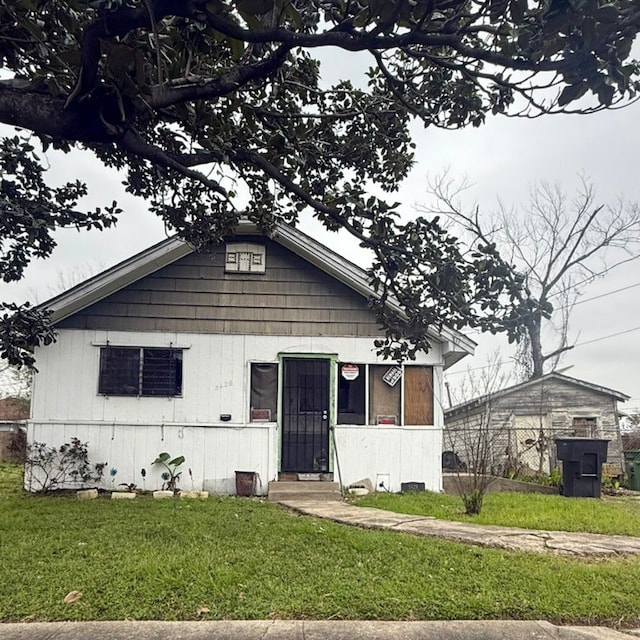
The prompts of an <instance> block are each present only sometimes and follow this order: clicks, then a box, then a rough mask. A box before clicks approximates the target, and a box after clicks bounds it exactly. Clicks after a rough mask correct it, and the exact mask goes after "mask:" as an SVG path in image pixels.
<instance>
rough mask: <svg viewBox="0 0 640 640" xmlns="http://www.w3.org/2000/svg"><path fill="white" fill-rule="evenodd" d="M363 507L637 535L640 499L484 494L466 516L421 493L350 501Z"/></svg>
mask: <svg viewBox="0 0 640 640" xmlns="http://www.w3.org/2000/svg"><path fill="white" fill-rule="evenodd" d="M354 503H355V504H358V505H360V506H363V507H377V508H378V509H386V510H388V511H395V512H396V513H409V514H415V515H425V516H433V517H435V518H441V519H444V520H458V521H461V522H474V523H476V524H496V525H501V526H505V527H524V528H525V529H546V530H551V531H582V532H585V533H606V534H612V535H627V536H640V500H639V499H637V498H630V497H608V496H605V497H603V498H602V499H600V500H598V499H594V498H565V497H563V496H558V495H544V494H539V493H497V492H496V493H489V494H487V495H486V496H485V499H484V505H483V508H482V513H481V514H480V515H479V516H472V517H470V516H468V515H466V514H465V512H464V507H463V505H462V500H461V499H460V498H459V497H458V496H453V495H445V494H442V493H432V492H430V491H424V492H420V493H405V494H394V493H375V494H371V495H368V496H363V497H362V498H358V499H356V500H354Z"/></svg>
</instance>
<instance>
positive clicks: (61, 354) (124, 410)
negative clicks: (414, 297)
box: [28, 330, 443, 493]
mask: <svg viewBox="0 0 640 640" xmlns="http://www.w3.org/2000/svg"><path fill="white" fill-rule="evenodd" d="M107 342H108V343H109V344H110V345H112V346H125V345H131V346H141V347H169V346H170V345H173V346H174V347H175V348H179V347H180V348H183V349H184V352H183V395H182V397H177V398H149V397H141V398H138V397H121V396H102V395H99V394H98V370H99V357H100V346H101V345H102V346H104V345H105V344H107ZM283 353H290V354H294V353H295V354H327V355H330V354H336V355H337V356H338V358H339V359H340V360H342V361H351V362H360V363H380V362H383V360H382V359H381V358H379V357H378V356H377V355H376V353H375V348H374V346H373V340H371V339H369V338H327V337H323V338H313V337H309V338H300V337H291V336H267V337H265V336H241V335H210V334H175V333H134V332H108V331H81V330H61V331H60V332H59V336H58V341H57V342H56V343H55V344H53V345H50V346H47V347H41V348H38V349H37V350H36V354H35V355H36V361H37V367H38V370H39V373H38V374H36V376H35V381H34V387H33V395H32V418H31V422H30V425H29V430H28V438H29V441H34V440H35V441H39V442H46V443H48V444H52V445H53V444H56V445H59V444H62V443H64V442H68V441H69V440H70V439H71V438H72V437H78V438H80V440H82V441H83V442H88V443H89V453H90V456H91V459H92V460H93V461H95V462H98V461H106V462H107V464H108V467H115V468H117V469H118V473H117V476H116V484H117V483H118V482H126V483H129V482H135V483H136V484H138V485H141V483H142V478H141V475H140V469H142V468H146V469H147V473H148V476H147V489H153V488H159V486H160V484H161V482H162V481H161V479H160V473H159V471H158V472H152V470H151V462H152V461H153V459H154V458H155V457H156V456H157V454H158V453H160V452H162V451H167V452H169V453H170V454H171V455H175V456H178V455H184V456H185V458H186V463H185V465H184V469H185V472H184V474H183V479H182V488H185V489H189V488H191V487H190V484H191V483H190V479H189V476H188V474H187V471H186V469H187V468H191V470H192V473H193V477H194V484H195V488H196V489H201V488H205V489H209V490H215V491H219V492H222V493H233V492H234V488H235V484H234V478H235V471H236V470H240V471H255V472H257V473H258V474H259V477H260V479H261V481H262V483H263V489H264V490H265V491H266V485H267V482H268V481H269V480H273V479H275V478H276V477H277V473H278V458H279V455H278V443H279V440H278V433H277V427H276V424H275V423H268V424H261V423H253V424H252V423H249V421H248V416H249V363H250V362H251V361H260V362H276V361H277V360H278V355H279V354H283ZM415 364H425V365H432V366H434V387H435V389H434V396H435V397H434V409H435V411H434V422H435V425H427V426H424V427H421V426H417V427H416V426H411V427H399V426H394V427H385V426H346V425H340V426H339V427H337V429H336V442H337V449H338V454H339V459H340V467H341V471H342V479H343V482H344V483H345V484H346V485H348V484H350V483H352V482H355V481H357V480H362V479H363V478H367V477H368V478H370V479H371V480H372V482H375V480H376V475H377V474H388V475H389V478H390V487H389V488H390V490H392V491H399V490H400V484H401V482H409V481H417V482H424V483H425V485H426V487H427V489H431V490H434V491H438V490H440V489H441V473H440V462H441V458H440V456H441V450H442V425H443V419H442V411H441V409H440V408H441V406H442V401H441V399H442V395H441V393H442V384H441V380H442V376H441V366H442V362H441V353H440V349H439V348H438V345H436V346H435V347H434V350H433V351H432V352H431V353H429V354H422V355H421V356H419V358H418V359H417V360H416V361H415ZM221 414H230V415H231V420H230V421H228V422H222V421H221V420H220V416H221ZM335 471H337V469H336V468H335V464H334V472H335ZM110 484H111V483H110V477H109V475H108V470H107V474H106V475H105V480H104V485H105V486H107V487H108V486H110Z"/></svg>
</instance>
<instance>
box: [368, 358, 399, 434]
mask: <svg viewBox="0 0 640 640" xmlns="http://www.w3.org/2000/svg"><path fill="white" fill-rule="evenodd" d="M397 369H398V367H396V366H395V365H372V366H370V367H369V424H400V395H401V388H402V377H401V376H398V375H397Z"/></svg>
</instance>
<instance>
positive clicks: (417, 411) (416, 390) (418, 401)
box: [404, 366, 433, 425]
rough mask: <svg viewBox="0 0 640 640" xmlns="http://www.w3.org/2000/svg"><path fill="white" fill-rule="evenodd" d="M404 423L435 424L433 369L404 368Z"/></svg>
mask: <svg viewBox="0 0 640 640" xmlns="http://www.w3.org/2000/svg"><path fill="white" fill-rule="evenodd" d="M404 423H405V424H424V425H426V424H433V369H432V368H431V367H417V366H408V367H405V368H404Z"/></svg>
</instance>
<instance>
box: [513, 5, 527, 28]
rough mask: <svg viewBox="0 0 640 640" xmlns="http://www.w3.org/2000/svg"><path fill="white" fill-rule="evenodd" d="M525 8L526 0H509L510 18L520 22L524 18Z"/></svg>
mask: <svg viewBox="0 0 640 640" xmlns="http://www.w3.org/2000/svg"><path fill="white" fill-rule="evenodd" d="M527 8H528V7H527V0H511V4H510V5H509V11H510V13H511V19H512V20H513V21H514V22H516V23H518V24H519V23H521V22H522V21H523V20H524V16H525V13H526V12H527Z"/></svg>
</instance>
